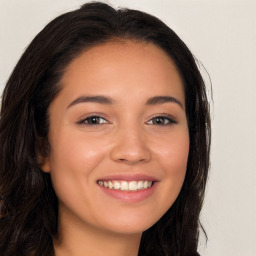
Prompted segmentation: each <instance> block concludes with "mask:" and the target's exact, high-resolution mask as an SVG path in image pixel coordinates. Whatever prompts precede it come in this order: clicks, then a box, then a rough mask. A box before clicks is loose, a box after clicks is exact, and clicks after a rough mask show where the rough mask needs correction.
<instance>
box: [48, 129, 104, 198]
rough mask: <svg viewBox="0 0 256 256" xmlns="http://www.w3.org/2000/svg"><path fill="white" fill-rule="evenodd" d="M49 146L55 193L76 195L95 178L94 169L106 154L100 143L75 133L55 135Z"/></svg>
mask: <svg viewBox="0 0 256 256" xmlns="http://www.w3.org/2000/svg"><path fill="white" fill-rule="evenodd" d="M51 148H52V150H51V154H50V163H51V179H52V183H53V186H54V189H55V191H56V194H58V193H67V190H68V192H69V194H72V195H74V196H75V195H78V194H81V193H82V192H84V190H86V189H87V188H88V187H89V185H90V183H91V182H90V181H93V179H94V172H93V171H94V170H95V169H96V168H97V166H98V165H99V164H100V163H101V162H102V160H103V159H104V157H105V155H106V153H105V150H104V149H105V147H102V146H101V144H100V143H97V142H95V141H92V140H90V139H89V138H83V136H78V134H76V133H74V132H71V133H70V132H68V133H61V132H59V135H57V134H56V136H55V137H54V140H52V145H51ZM59 196H61V195H59Z"/></svg>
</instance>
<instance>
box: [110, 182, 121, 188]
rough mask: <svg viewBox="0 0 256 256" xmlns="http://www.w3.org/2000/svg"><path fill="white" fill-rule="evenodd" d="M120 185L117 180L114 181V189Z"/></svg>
mask: <svg viewBox="0 0 256 256" xmlns="http://www.w3.org/2000/svg"><path fill="white" fill-rule="evenodd" d="M110 182H111V181H110ZM120 187H121V185H120V183H119V182H118V181H114V189H119V188H120Z"/></svg>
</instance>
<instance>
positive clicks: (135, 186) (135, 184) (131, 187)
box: [129, 181, 138, 191]
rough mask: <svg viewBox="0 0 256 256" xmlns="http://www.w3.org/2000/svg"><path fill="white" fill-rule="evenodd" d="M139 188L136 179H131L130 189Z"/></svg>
mask: <svg viewBox="0 0 256 256" xmlns="http://www.w3.org/2000/svg"><path fill="white" fill-rule="evenodd" d="M137 189H138V186H137V182H136V181H130V182H129V190H132V191H134V190H137Z"/></svg>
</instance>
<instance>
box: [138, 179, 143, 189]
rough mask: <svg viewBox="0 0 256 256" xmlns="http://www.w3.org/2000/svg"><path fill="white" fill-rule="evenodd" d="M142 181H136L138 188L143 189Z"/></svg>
mask: <svg viewBox="0 0 256 256" xmlns="http://www.w3.org/2000/svg"><path fill="white" fill-rule="evenodd" d="M143 185H144V182H143V181H139V182H138V189H143V188H144V186H143Z"/></svg>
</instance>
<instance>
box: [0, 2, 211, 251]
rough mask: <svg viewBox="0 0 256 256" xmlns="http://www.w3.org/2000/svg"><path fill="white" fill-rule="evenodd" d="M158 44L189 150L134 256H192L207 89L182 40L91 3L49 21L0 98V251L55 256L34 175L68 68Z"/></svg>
mask: <svg viewBox="0 0 256 256" xmlns="http://www.w3.org/2000/svg"><path fill="white" fill-rule="evenodd" d="M119 39H121V40H136V41H140V42H149V43H153V44H154V45H156V46H158V47H160V48H161V49H162V50H164V52H165V53H166V54H167V55H168V56H169V57H170V58H171V59H172V60H173V61H174V63H175V65H176V67H177V68H178V70H179V73H180V76H181V77H182V80H183V85H184V91H185V103H186V115H187V120H188V127H189V136H190V150H189V158H188V165H187V172H186V177H185V181H184V184H183V187H182V189H181V191H180V194H179V196H178V198H177V199H176V201H175V202H174V204H173V205H172V207H171V208H170V209H169V210H168V211H167V212H166V213H165V215H164V216H163V217H162V218H161V219H160V220H159V221H158V222H157V223H156V224H154V225H153V226H152V227H151V228H149V229H148V230H146V231H144V232H143V234H142V240H141V245H140V249H139V255H140V256H145V255H147V256H161V255H164V256H195V255H199V253H198V252H197V246H198V236H199V229H200V222H199V214H200V211H201V208H202V204H203V198H204V193H205V185H206V180H207V176H208V169H209V151H210V116H209V103H208V100H207V95H206V88H205V84H204V81H203V79H202V76H201V75H200V72H199V70H198V66H197V63H196V60H195V58H194V57H193V55H192V54H191V52H190V51H189V49H188V48H187V46H186V45H185V44H184V42H183V41H182V40H181V39H180V38H179V37H178V36H177V35H176V34H175V32H173V31H172V30H171V29H170V28H169V27H168V26H166V25H165V24H164V23H163V22H162V21H160V20H159V19H157V18H156V17H154V16H151V15H149V14H146V13H143V12H140V11H136V10H129V9H118V10H115V9H114V8H112V7H110V6H109V5H107V4H103V3H99V2H92V3H87V4H84V5H83V6H81V8H79V9H77V10H75V11H71V12H68V13H66V14H63V15H61V16H59V17H57V18H56V19H54V20H53V21H51V22H50V23H49V24H48V25H47V26H46V27H45V28H44V29H43V30H42V31H41V32H40V33H39V34H38V35H37V36H36V37H35V38H34V40H33V41H32V42H31V44H30V45H29V46H28V47H27V49H26V51H25V52H24V54H23V55H22V57H21V58H20V60H19V62H18V63H17V65H16V67H15V68H14V70H13V72H12V74H11V76H10V78H9V80H8V82H7V84H6V87H5V89H4V92H3V95H2V107H1V113H0V196H1V198H0V254H1V255H2V256H28V255H29V256H50V255H54V248H53V241H52V238H53V237H54V236H55V235H56V234H57V230H58V229H57V220H58V199H57V197H56V195H55V192H54V190H53V187H52V184H51V179H50V175H49V174H47V173H44V172H42V171H41V169H40V166H41V164H42V161H41V160H42V159H43V158H44V157H45V156H47V154H48V150H49V144H48V140H47V134H48V126H49V119H48V108H49V105H50V103H51V102H52V100H53V99H54V98H55V97H56V95H57V94H58V92H59V91H60V90H61V84H60V80H61V77H62V75H63V73H64V72H65V68H66V67H67V65H68V64H69V63H70V62H71V61H72V60H73V59H74V58H76V57H77V56H78V55H79V54H81V53H82V52H83V51H84V50H85V49H88V48H90V47H93V46H95V45H99V44H104V43H106V42H108V41H110V40H119Z"/></svg>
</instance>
